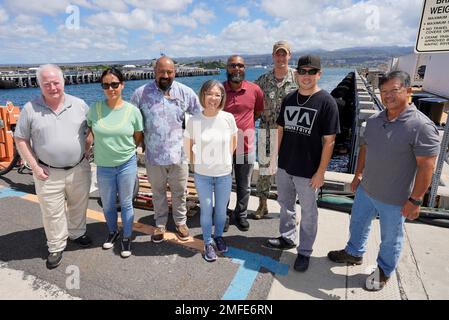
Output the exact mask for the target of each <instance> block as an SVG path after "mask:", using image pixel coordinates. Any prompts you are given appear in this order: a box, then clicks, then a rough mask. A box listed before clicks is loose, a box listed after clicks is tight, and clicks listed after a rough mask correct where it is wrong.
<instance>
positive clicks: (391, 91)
mask: <svg viewBox="0 0 449 320" xmlns="http://www.w3.org/2000/svg"><path fill="white" fill-rule="evenodd" d="M402 89H404V87H400V88H394V89H392V90H389V91H387V90H380V94H381V95H384V96H386V95H389V94H392V95H396V94H398V93H400V92H401V91H402Z"/></svg>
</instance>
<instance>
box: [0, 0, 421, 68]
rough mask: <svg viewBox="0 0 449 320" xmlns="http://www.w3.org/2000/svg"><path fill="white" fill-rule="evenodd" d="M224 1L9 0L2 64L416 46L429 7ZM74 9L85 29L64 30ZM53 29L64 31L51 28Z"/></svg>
mask: <svg viewBox="0 0 449 320" xmlns="http://www.w3.org/2000/svg"><path fill="white" fill-rule="evenodd" d="M217 2H218V1H214V2H207V3H206V2H204V1H203V0H162V1H161V0H145V1H144V0H110V1H106V0H50V1H49V0H35V1H32V2H31V1H30V2H28V1H25V0H4V1H3V7H0V39H1V40H2V43H6V44H7V48H5V50H3V51H2V53H1V59H0V60H2V61H6V60H8V59H9V60H11V59H13V60H14V61H22V60H23V62H25V61H26V60H30V59H40V60H41V61H44V62H45V61H47V60H52V61H70V60H73V61H89V60H93V59H96V60H110V59H113V60H119V59H123V58H125V57H127V58H132V59H140V58H152V57H155V56H158V54H159V52H160V51H162V52H165V53H166V54H168V55H171V56H173V57H185V56H208V55H229V54H233V53H240V54H258V53H259V54H260V53H270V52H271V48H272V45H273V43H274V42H275V41H278V40H281V39H286V40H288V41H289V42H291V44H292V47H293V51H304V50H310V49H317V48H322V49H328V50H333V49H338V48H343V47H352V46H381V45H407V46H409V45H413V43H414V41H415V37H416V32H417V28H418V26H417V24H418V21H419V16H420V9H421V6H422V0H395V1H392V0H376V1H375V0H364V1H358V2H355V1H353V0H334V1H332V0H321V1H317V0H303V1H297V0H277V1H273V0H257V1H256V0H247V1H242V0H239V1H237V0H232V1H230V4H228V3H227V6H226V9H224V11H223V12H219V11H214V10H218V7H217V6H215V4H216V3H217ZM70 3H71V4H74V5H78V6H80V9H81V18H82V20H81V23H82V25H81V29H78V30H68V29H67V28H66V27H65V26H64V25H63V24H64V21H65V18H66V13H65V9H66V7H67V5H68V4H70ZM86 8H89V9H91V10H84V9H86ZM260 10H262V11H263V12H264V13H265V16H267V17H264V18H261V17H263V16H260V15H259V14H260ZM257 17H259V18H257ZM253 18H255V19H253ZM230 19H235V20H234V21H232V20H230ZM224 21H230V22H227V23H225V22H224ZM5 22H8V28H5V26H4V25H5ZM54 23H56V24H59V25H60V26H59V27H58V28H57V30H54V29H48V30H47V29H46V27H45V26H48V25H50V26H51V25H54ZM2 26H3V27H2ZM4 39H5V40H6V41H3V40H4ZM30 52H33V57H31V56H30Z"/></svg>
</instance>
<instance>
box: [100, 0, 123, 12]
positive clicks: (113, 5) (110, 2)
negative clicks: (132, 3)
mask: <svg viewBox="0 0 449 320" xmlns="http://www.w3.org/2000/svg"><path fill="white" fill-rule="evenodd" d="M92 3H93V5H94V7H95V9H99V10H101V9H104V10H109V11H114V12H128V6H127V5H126V3H125V2H123V1H122V0H92Z"/></svg>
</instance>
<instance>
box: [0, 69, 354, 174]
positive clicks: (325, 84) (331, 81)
mask: <svg viewBox="0 0 449 320" xmlns="http://www.w3.org/2000/svg"><path fill="white" fill-rule="evenodd" d="M267 71H269V69H264V68H248V69H247V70H246V79H247V80H250V81H254V80H256V79H257V78H258V77H259V76H261V75H262V74H264V73H266V72H267ZM352 71H354V70H353V69H350V68H328V69H324V70H323V74H322V75H321V79H320V80H319V82H318V84H319V86H320V87H321V88H322V89H324V90H326V91H328V92H331V91H332V90H333V89H334V88H335V87H336V86H337V85H338V83H339V82H340V81H341V80H343V78H344V77H346V75H347V74H348V73H349V72H352ZM210 79H216V80H220V81H224V80H226V72H225V70H221V72H220V74H219V75H213V76H203V77H184V78H176V80H177V81H179V82H181V83H183V84H185V85H187V86H189V87H190V88H192V89H193V90H194V91H195V92H197V93H198V92H199V90H200V88H201V85H202V84H203V83H204V82H205V81H207V80H210ZM148 81H149V80H133V81H127V82H126V83H125V89H124V90H123V92H122V94H123V97H124V99H125V100H127V101H130V100H131V96H132V94H133V92H134V90H135V89H137V88H138V87H140V86H142V85H144V84H146V83H147V82H148ZM65 92H67V93H69V94H71V95H74V96H77V97H80V98H82V99H84V100H85V101H86V103H87V104H88V105H92V104H93V103H94V102H96V101H99V100H102V99H104V95H103V89H101V87H100V84H99V83H90V84H78V85H68V86H66V87H65ZM39 94H40V89H39V88H18V89H0V105H5V103H6V102H7V101H12V102H13V103H14V105H17V106H20V107H21V106H23V105H24V104H25V103H26V102H28V101H30V100H31V99H33V98H34V97H36V96H37V95H39ZM256 127H258V121H257V122H256ZM256 141H257V132H256ZM348 162H349V156H348V155H343V156H334V157H333V159H332V160H331V162H330V163H329V168H328V170H330V171H336V172H347V170H348Z"/></svg>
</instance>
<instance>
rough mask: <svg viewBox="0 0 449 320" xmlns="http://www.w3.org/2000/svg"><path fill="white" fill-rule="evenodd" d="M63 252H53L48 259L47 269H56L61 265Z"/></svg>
mask: <svg viewBox="0 0 449 320" xmlns="http://www.w3.org/2000/svg"><path fill="white" fill-rule="evenodd" d="M61 260H62V251H59V252H51V253H50V254H49V255H48V257H47V268H48V269H54V268H56V267H57V266H59V265H60V264H61Z"/></svg>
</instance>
